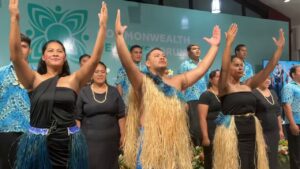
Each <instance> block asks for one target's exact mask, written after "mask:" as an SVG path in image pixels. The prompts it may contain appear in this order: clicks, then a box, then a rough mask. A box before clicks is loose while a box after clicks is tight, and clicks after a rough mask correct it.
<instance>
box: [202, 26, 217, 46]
mask: <svg viewBox="0 0 300 169" xmlns="http://www.w3.org/2000/svg"><path fill="white" fill-rule="evenodd" d="M203 39H204V40H205V41H206V42H207V43H209V44H210V45H212V46H213V45H215V46H219V44H220V41H221V29H220V27H219V26H218V25H216V26H215V27H214V29H213V34H212V37H211V38H207V37H204V38H203Z"/></svg>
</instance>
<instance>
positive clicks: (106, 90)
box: [91, 84, 108, 104]
mask: <svg viewBox="0 0 300 169" xmlns="http://www.w3.org/2000/svg"><path fill="white" fill-rule="evenodd" d="M105 86H106V89H105V96H104V99H103V100H101V101H100V100H97V99H96V96H95V92H94V89H93V84H92V85H91V89H92V93H93V98H94V100H95V101H96V102H97V103H100V104H101V103H104V102H105V101H106V98H107V93H108V86H107V85H105Z"/></svg>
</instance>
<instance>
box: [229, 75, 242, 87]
mask: <svg viewBox="0 0 300 169" xmlns="http://www.w3.org/2000/svg"><path fill="white" fill-rule="evenodd" d="M240 80H241V78H234V77H232V76H231V77H230V80H229V82H230V83H231V84H233V85H240V84H241V82H240Z"/></svg>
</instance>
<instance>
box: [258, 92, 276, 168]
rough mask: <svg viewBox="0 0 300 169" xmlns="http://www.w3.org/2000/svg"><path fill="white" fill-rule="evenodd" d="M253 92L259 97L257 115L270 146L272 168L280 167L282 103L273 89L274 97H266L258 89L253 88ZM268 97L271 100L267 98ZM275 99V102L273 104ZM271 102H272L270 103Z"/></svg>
mask: <svg viewBox="0 0 300 169" xmlns="http://www.w3.org/2000/svg"><path fill="white" fill-rule="evenodd" d="M253 94H254V95H255V96H256V98H257V103H258V104H257V109H256V116H257V118H258V119H259V120H260V122H261V125H262V128H263V133H264V136H265V141H266V145H267V146H268V149H267V152H268V158H269V166H270V169H277V168H278V158H277V157H278V143H279V127H278V119H277V117H278V116H280V112H281V110H280V105H279V103H278V98H277V95H276V93H275V92H274V91H273V90H271V94H272V96H273V100H272V97H271V96H270V97H268V98H265V97H264V96H263V95H262V94H261V93H260V92H259V91H258V90H257V89H255V90H253ZM266 99H268V100H269V102H268V101H267V100H266ZM272 101H274V104H271V103H272ZM270 102H271V103H270Z"/></svg>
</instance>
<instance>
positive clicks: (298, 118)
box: [281, 81, 300, 124]
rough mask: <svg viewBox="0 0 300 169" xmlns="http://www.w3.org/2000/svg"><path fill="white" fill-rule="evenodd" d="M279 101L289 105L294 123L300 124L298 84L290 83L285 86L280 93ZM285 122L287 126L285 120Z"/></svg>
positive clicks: (299, 85) (299, 86)
mask: <svg viewBox="0 0 300 169" xmlns="http://www.w3.org/2000/svg"><path fill="white" fill-rule="evenodd" d="M281 100H282V103H285V104H289V105H291V107H292V112H293V118H294V120H295V123H296V124H300V84H298V83H296V82H295V81H292V82H290V83H288V84H287V85H285V86H284V87H283V89H282V91H281ZM285 121H286V122H287V123H288V124H289V121H288V119H287V118H286V119H285Z"/></svg>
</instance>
